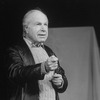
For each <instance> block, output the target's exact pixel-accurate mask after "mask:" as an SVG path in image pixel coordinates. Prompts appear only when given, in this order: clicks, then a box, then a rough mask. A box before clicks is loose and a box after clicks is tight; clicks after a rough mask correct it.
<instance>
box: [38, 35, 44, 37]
mask: <svg viewBox="0 0 100 100" xmlns="http://www.w3.org/2000/svg"><path fill="white" fill-rule="evenodd" d="M38 36H40V37H44V36H46V34H38Z"/></svg>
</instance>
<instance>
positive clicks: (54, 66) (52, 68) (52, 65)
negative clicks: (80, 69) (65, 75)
mask: <svg viewBox="0 0 100 100" xmlns="http://www.w3.org/2000/svg"><path fill="white" fill-rule="evenodd" d="M49 67H50V69H51V70H54V69H57V67H58V64H51V65H50V66H49Z"/></svg>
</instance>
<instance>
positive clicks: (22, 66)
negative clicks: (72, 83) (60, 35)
mask: <svg viewBox="0 0 100 100" xmlns="http://www.w3.org/2000/svg"><path fill="white" fill-rule="evenodd" d="M47 37H48V18H47V16H46V15H45V14H44V13H43V12H42V11H40V10H36V9H35V10H31V11H29V12H28V13H27V14H26V15H25V16H24V18H23V40H22V41H21V42H20V44H18V45H15V46H14V47H12V48H10V59H11V64H10V67H9V79H10V80H11V81H13V82H14V83H16V84H17V85H18V88H17V91H16V93H15V95H13V97H12V98H11V99H12V100H59V97H58V93H62V92H64V91H65V90H66V88H67V85H68V82H67V78H66V76H65V73H64V70H63V69H62V67H61V66H60V64H59V61H58V58H57V57H56V55H55V54H54V52H53V51H52V50H51V49H50V48H49V47H47V46H46V45H44V42H45V41H46V39H47Z"/></svg>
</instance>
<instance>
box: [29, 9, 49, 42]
mask: <svg viewBox="0 0 100 100" xmlns="http://www.w3.org/2000/svg"><path fill="white" fill-rule="evenodd" d="M29 18H30V19H29V20H30V22H29V24H28V28H27V31H28V34H27V35H28V37H29V38H30V39H31V41H35V42H44V41H46V39H47V37H48V19H47V17H46V15H44V14H43V13H42V12H39V11H37V12H34V13H33V14H31V15H30V17H29Z"/></svg>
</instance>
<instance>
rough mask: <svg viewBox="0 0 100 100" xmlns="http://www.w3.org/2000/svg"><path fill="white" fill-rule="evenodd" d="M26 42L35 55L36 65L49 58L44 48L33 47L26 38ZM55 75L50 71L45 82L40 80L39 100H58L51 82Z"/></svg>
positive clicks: (45, 77)
mask: <svg viewBox="0 0 100 100" xmlns="http://www.w3.org/2000/svg"><path fill="white" fill-rule="evenodd" d="M24 40H25V42H26V44H27V45H28V47H29V49H30V51H31V53H32V55H33V58H34V61H35V64H38V63H42V62H44V61H46V60H47V59H48V58H49V56H48V54H47V52H46V51H45V50H44V49H43V48H42V47H35V46H34V47H32V42H31V41H30V40H28V39H26V38H24ZM41 68H42V67H41ZM53 74H54V71H50V72H49V73H46V74H45V76H44V79H43V80H38V83H39V89H40V93H39V100H55V99H56V97H55V90H54V88H53V87H52V84H51V82H50V80H51V78H52V76H53Z"/></svg>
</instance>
